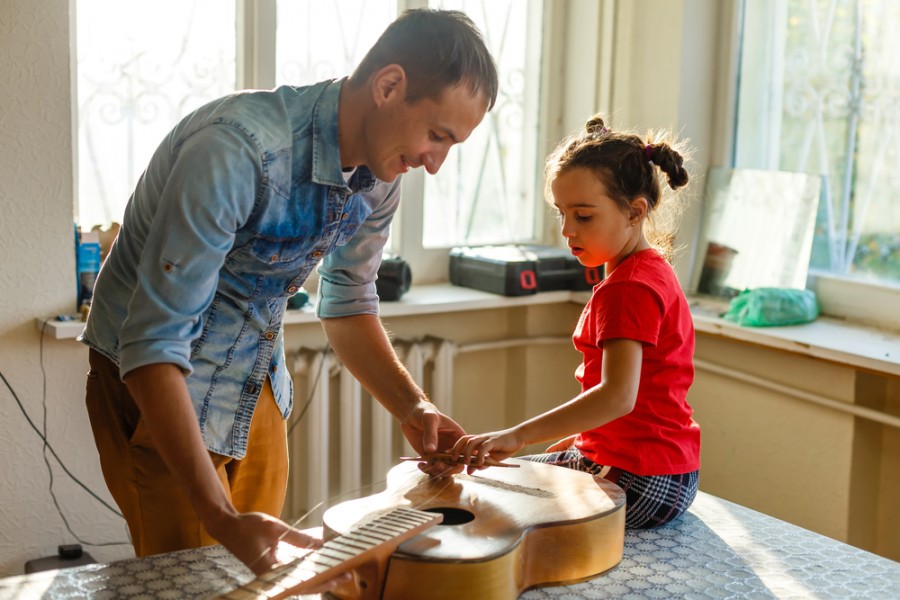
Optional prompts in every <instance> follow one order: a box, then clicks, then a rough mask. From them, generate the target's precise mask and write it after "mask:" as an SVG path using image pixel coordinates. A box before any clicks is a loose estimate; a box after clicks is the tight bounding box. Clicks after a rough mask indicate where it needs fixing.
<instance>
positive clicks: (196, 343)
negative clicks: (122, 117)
mask: <svg viewBox="0 0 900 600" xmlns="http://www.w3.org/2000/svg"><path fill="white" fill-rule="evenodd" d="M342 84H343V81H326V82H322V83H318V84H316V85H312V86H309V87H299V88H297V87H289V86H285V87H280V88H278V89H275V90H273V91H255V92H244V93H237V94H233V95H231V96H228V97H225V98H222V99H220V100H216V101H214V102H211V103H210V104H207V105H206V106H204V107H202V108H200V109H198V110H197V111H195V112H193V113H191V114H190V115H188V116H187V117H185V118H184V119H183V120H182V121H181V122H180V123H179V124H178V125H177V126H176V127H175V129H174V130H172V131H171V132H170V133H169V135H168V136H167V137H166V138H165V139H164V140H163V142H162V144H161V145H160V146H159V148H158V149H157V150H156V152H155V154H154V155H153V158H152V160H151V161H150V163H149V166H148V167H147V170H146V171H145V172H144V174H143V175H142V176H141V179H140V181H139V182H138V184H137V187H136V188H135V191H134V194H133V195H132V197H131V200H130V201H129V203H128V207H127V208H126V210H125V216H124V219H123V222H122V227H121V229H120V232H119V236H118V238H117V240H116V242H115V244H114V245H113V248H112V250H111V252H110V254H109V257H108V258H107V260H106V262H105V263H104V265H103V268H102V269H101V271H100V275H99V277H98V278H97V283H96V287H95V292H94V299H93V304H92V306H91V311H90V316H89V318H88V322H87V326H86V328H85V332H84V334H83V336H82V338H81V339H82V341H83V342H84V343H86V344H88V345H89V346H91V347H92V348H94V349H96V350H98V351H99V352H101V353H103V354H104V355H106V356H108V357H109V358H111V359H112V360H114V361H115V362H116V363H117V364H118V365H119V369H120V372H121V374H122V375H125V374H126V373H128V372H129V371H131V370H133V369H135V368H137V367H140V366H143V365H148V364H154V363H174V364H176V365H178V366H179V367H181V369H182V370H183V371H184V373H185V375H186V376H187V380H186V381H187V385H188V389H189V391H190V394H191V398H192V400H193V403H194V409H195V410H196V411H197V416H198V418H199V421H200V428H201V430H202V432H203V437H204V439H205V441H206V445H207V447H208V448H209V449H210V450H212V451H213V452H217V453H220V454H225V455H228V456H232V457H235V458H242V457H243V456H244V455H245V454H246V451H247V435H248V432H249V431H250V418H251V416H252V415H253V410H254V407H255V406H256V401H257V398H258V397H259V393H260V390H261V389H262V386H263V384H264V382H265V379H266V377H268V378H270V380H271V382H272V389H273V391H274V393H275V399H276V401H277V403H278V407H279V408H280V410H281V413H282V415H284V416H285V418H286V417H287V416H288V414H289V413H290V411H291V406H292V393H293V389H292V384H291V378H290V375H289V373H288V369H287V368H286V365H285V357H284V339H283V335H284V334H283V330H282V320H283V317H284V311H285V306H286V303H287V299H288V298H290V297H291V296H292V295H293V294H294V293H296V292H297V290H298V289H299V288H300V286H301V285H302V284H303V282H304V281H305V280H306V278H307V276H308V275H309V274H310V272H311V271H312V270H313V269H314V268H315V267H316V265H317V264H318V263H319V261H320V260H321V261H322V264H321V266H320V267H319V272H320V275H321V278H320V284H319V285H320V294H319V295H320V301H319V305H318V308H317V312H318V315H319V316H320V317H322V318H329V317H340V316H346V315H354V314H366V313H368V314H377V313H378V297H377V295H376V292H375V278H376V275H377V271H378V267H379V264H380V262H381V253H382V249H383V248H384V245H385V242H386V241H387V237H388V232H389V226H390V221H391V218H392V217H393V214H394V212H395V211H396V209H397V203H398V201H399V191H398V190H399V178H398V180H397V181H395V182H394V183H386V182H382V181H379V180H377V179H375V177H374V176H373V175H372V173H371V172H370V171H369V170H368V169H367V168H366V167H359V168H358V169H357V170H356V172H355V173H354V175H353V176H352V178H351V179H350V182H349V184H347V183H345V182H344V178H343V176H342V171H341V161H340V150H339V147H338V98H339V95H340V90H341V85H342ZM348 185H349V187H348ZM323 257H324V258H323Z"/></svg>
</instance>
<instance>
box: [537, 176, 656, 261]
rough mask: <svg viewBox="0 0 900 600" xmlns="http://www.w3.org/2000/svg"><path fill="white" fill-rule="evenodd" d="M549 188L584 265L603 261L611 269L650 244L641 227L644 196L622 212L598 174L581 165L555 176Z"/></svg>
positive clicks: (564, 230)
mask: <svg viewBox="0 0 900 600" xmlns="http://www.w3.org/2000/svg"><path fill="white" fill-rule="evenodd" d="M550 191H551V193H552V195H553V204H554V206H556V209H557V211H558V213H559V219H560V224H561V227H562V234H563V237H564V238H566V241H567V242H568V244H569V248H570V249H571V250H572V254H573V255H574V256H575V257H576V258H577V259H578V261H579V262H580V263H581V264H583V265H584V266H586V267H599V266H600V265H603V264H605V265H606V269H607V272H611V271H612V270H613V269H615V268H616V267H617V266H618V265H619V263H620V262H622V261H623V260H624V259H625V258H626V257H628V256H629V255H630V254H632V253H634V252H637V251H638V250H644V249H646V248H649V247H650V244H649V243H647V241H646V239H644V233H643V228H642V224H643V222H644V216H645V215H646V214H647V200H646V199H644V198H637V199H636V200H634V201H632V203H631V206H632V210H631V211H623V210H622V209H621V208H620V207H619V205H618V204H617V203H616V201H615V200H613V199H612V198H610V197H609V196H608V195H607V193H606V188H605V187H604V185H603V184H602V183H601V182H600V180H599V179H598V178H597V176H596V175H594V174H593V173H592V172H591V171H589V170H588V169H585V168H581V167H576V168H573V169H569V170H567V171H564V172H563V173H561V174H559V175H557V176H556V178H555V179H554V180H553V181H552V182H551V184H550Z"/></svg>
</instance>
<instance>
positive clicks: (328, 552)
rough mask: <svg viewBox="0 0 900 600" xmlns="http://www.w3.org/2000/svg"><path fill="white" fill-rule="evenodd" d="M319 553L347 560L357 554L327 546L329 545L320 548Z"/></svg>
mask: <svg viewBox="0 0 900 600" xmlns="http://www.w3.org/2000/svg"><path fill="white" fill-rule="evenodd" d="M319 554H322V555H324V556H327V557H329V558H336V559H338V560H340V561H345V560H348V559H351V558H353V557H354V556H356V554H348V553H346V552H343V551H341V550H338V549H336V548H327V547H323V548H320V549H319Z"/></svg>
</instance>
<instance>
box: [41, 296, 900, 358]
mask: <svg viewBox="0 0 900 600" xmlns="http://www.w3.org/2000/svg"><path fill="white" fill-rule="evenodd" d="M588 298H590V292H571V291H565V290H563V291H553V292H541V293H538V294H533V295H530V296H515V297H509V296H500V295H498V294H491V293H488V292H482V291H479V290H473V289H469V288H464V287H458V286H454V285H451V284H436V285H424V286H415V287H413V289H411V290H410V291H409V292H407V293H406V294H404V296H403V298H401V299H400V300H398V301H396V302H384V303H382V304H381V316H382V317H407V316H416V315H429V314H439V313H449V312H465V311H471V310H488V309H496V308H514V307H519V306H535V305H540V304H558V303H566V302H574V303H576V304H582V305H583V304H584V303H585V302H587V300H588ZM690 302H691V312H692V314H693V316H694V328H695V329H696V331H697V332H698V333H704V334H709V335H717V336H721V337H724V338H729V339H734V340H740V341H744V342H748V343H752V344H756V345H758V346H764V347H768V348H774V349H778V350H786V351H788V352H793V353H796V354H802V355H805V356H810V357H813V358H818V359H822V360H827V361H831V362H834V363H837V364H840V365H845V366H850V367H854V368H859V369H864V370H867V371H874V372H877V373H886V374H890V375H894V376H900V351H898V348H900V335H898V334H897V333H893V332H890V331H884V330H881V329H877V328H875V327H869V326H865V325H860V324H857V323H852V322H848V321H843V320H840V319H834V318H829V317H820V318H819V319H817V320H816V321H815V322H813V323H808V324H806V325H792V326H789V327H742V326H740V325H736V324H735V323H732V322H730V321H726V320H725V319H723V318H721V317H720V316H719V315H720V314H722V313H723V312H725V309H726V308H727V304H726V303H723V302H721V301H716V300H711V299H708V298H701V297H691V298H690ZM317 322H318V319H317V318H316V315H315V313H314V311H313V309H312V308H305V309H300V310H288V311H287V314H286V315H285V318H284V324H285V325H286V326H290V325H302V324H310V323H317ZM35 325H36V326H37V329H38V331H42V332H43V333H44V334H45V335H47V336H49V337H51V338H54V339H74V338H76V337H78V335H79V334H80V333H81V330H82V329H83V327H84V323H82V322H81V321H56V320H54V319H53V318H50V319H44V318H38V319H35Z"/></svg>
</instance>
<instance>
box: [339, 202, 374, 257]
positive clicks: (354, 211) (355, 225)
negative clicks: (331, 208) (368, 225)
mask: <svg viewBox="0 0 900 600" xmlns="http://www.w3.org/2000/svg"><path fill="white" fill-rule="evenodd" d="M371 214H372V207H371V206H369V205H368V203H367V202H365V201H364V200H363V197H362V196H361V195H359V194H354V195H352V196H350V197H349V198H347V202H346V203H345V204H344V209H343V212H342V213H341V224H340V227H339V228H338V232H337V236H336V239H335V246H345V245H347V242H349V241H350V238H352V237H353V234H355V233H356V232H357V231H358V230H359V228H360V226H361V225H362V224H363V222H365V220H366V219H367V218H368V217H369V215H371Z"/></svg>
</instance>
